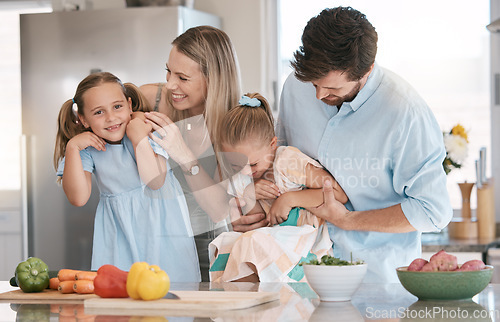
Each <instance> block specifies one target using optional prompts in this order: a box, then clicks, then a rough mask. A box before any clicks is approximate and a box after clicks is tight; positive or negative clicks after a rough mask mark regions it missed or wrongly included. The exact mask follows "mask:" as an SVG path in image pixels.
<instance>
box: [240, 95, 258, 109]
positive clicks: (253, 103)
mask: <svg viewBox="0 0 500 322" xmlns="http://www.w3.org/2000/svg"><path fill="white" fill-rule="evenodd" d="M238 103H239V104H240V105H242V106H249V107H259V106H260V105H261V104H262V103H261V101H260V100H259V99H258V98H255V97H254V98H250V97H248V96H246V95H243V96H242V97H241V98H240V100H239V101H238Z"/></svg>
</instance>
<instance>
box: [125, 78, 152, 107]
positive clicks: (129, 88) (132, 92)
mask: <svg viewBox="0 0 500 322" xmlns="http://www.w3.org/2000/svg"><path fill="white" fill-rule="evenodd" d="M123 86H125V91H126V93H125V95H126V96H127V97H130V98H131V100H132V112H150V111H151V110H152V109H151V107H150V106H149V103H148V100H147V99H146V97H145V96H144V94H143V93H142V92H141V90H140V89H139V87H137V86H135V85H134V84H132V83H125V84H123Z"/></svg>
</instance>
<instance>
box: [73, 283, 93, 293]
mask: <svg viewBox="0 0 500 322" xmlns="http://www.w3.org/2000/svg"><path fill="white" fill-rule="evenodd" d="M73 291H75V292H76V293H78V294H92V293H94V281H90V280H78V281H75V282H74V284H73Z"/></svg>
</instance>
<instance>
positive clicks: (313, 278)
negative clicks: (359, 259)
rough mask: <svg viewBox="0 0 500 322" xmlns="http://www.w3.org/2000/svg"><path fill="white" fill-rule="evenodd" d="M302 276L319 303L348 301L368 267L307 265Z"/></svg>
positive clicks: (362, 265)
mask: <svg viewBox="0 0 500 322" xmlns="http://www.w3.org/2000/svg"><path fill="white" fill-rule="evenodd" d="M302 267H304V274H305V275H306V279H307V282H308V283H309V285H310V286H311V288H312V289H313V290H314V291H315V292H316V293H317V294H318V295H319V298H320V300H321V301H350V300H351V297H352V295H353V294H354V292H356V290H357V289H358V287H359V285H360V284H361V282H362V281H363V278H364V277H365V275H366V269H367V268H368V265H367V264H366V263H365V264H359V265H347V266H336V265H308V264H305V265H303V266H302Z"/></svg>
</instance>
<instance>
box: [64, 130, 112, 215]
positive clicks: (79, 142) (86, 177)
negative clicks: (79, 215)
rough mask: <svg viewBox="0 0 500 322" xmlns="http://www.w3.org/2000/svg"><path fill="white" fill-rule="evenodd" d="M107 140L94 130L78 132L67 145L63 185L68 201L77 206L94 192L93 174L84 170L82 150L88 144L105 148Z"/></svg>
mask: <svg viewBox="0 0 500 322" xmlns="http://www.w3.org/2000/svg"><path fill="white" fill-rule="evenodd" d="M105 144H106V143H105V142H104V140H103V139H101V138H100V137H98V136H97V135H95V134H94V133H92V132H84V133H81V134H78V135H77V136H75V137H73V138H72V139H71V140H69V142H68V144H67V145H66V153H65V161H64V172H63V177H62V187H63V190H64V193H65V194H66V197H67V198H68V201H69V202H70V203H71V204H72V205H74V206H77V207H81V206H83V205H85V204H86V203H87V201H88V200H89V198H90V193H91V192H92V174H91V173H90V172H87V171H84V170H83V165H82V158H81V157H80V151H81V150H83V149H85V148H86V147H88V146H93V147H94V148H96V149H97V150H100V151H102V150H105Z"/></svg>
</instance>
